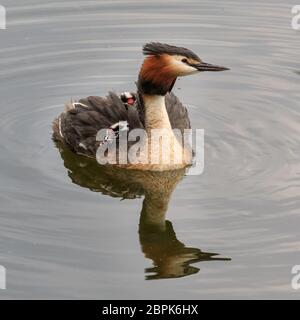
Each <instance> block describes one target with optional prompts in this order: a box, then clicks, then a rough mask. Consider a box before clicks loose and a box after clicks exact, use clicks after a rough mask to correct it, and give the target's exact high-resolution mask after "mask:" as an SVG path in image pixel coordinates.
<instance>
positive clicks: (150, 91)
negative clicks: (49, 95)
mask: <svg viewBox="0 0 300 320" xmlns="http://www.w3.org/2000/svg"><path fill="white" fill-rule="evenodd" d="M143 53H144V55H146V58H145V60H144V62H143V64H142V67H141V70H140V73H139V78H138V83H137V89H138V90H137V94H134V93H124V94H122V95H121V96H118V95H117V94H115V93H112V92H110V93H109V94H108V96H107V97H105V98H103V97H95V96H91V97H88V98H84V99H80V100H79V101H78V102H70V103H68V104H67V105H66V106H65V111H64V112H63V113H61V114H60V115H59V117H58V118H57V119H55V120H54V123H53V130H54V139H55V140H58V141H61V142H63V143H64V144H66V145H67V146H68V147H69V148H70V149H71V150H72V151H73V152H75V153H77V154H81V155H85V156H88V157H93V158H96V155H97V150H98V148H99V146H100V145H103V144H106V143H109V142H108V141H107V140H109V135H110V133H112V134H113V135H115V136H117V135H116V133H118V132H120V131H122V130H123V129H124V130H129V132H130V131H131V130H133V129H145V131H146V133H147V134H148V137H149V136H150V137H151V131H152V129H162V130H163V132H164V135H166V136H168V137H170V138H171V139H173V140H172V141H173V143H174V144H176V141H177V139H176V138H175V137H174V132H173V129H179V130H180V131H181V132H182V131H183V130H184V129H190V127H191V126H190V120H189V117H188V113H187V109H186V108H185V107H184V106H183V105H182V104H181V102H180V101H179V99H178V98H177V97H176V96H175V95H174V94H173V93H171V90H172V88H173V86H174V84H175V82H176V79H177V77H180V76H187V75H191V74H195V73H198V72H201V71H224V70H229V69H228V68H225V67H221V66H216V65H212V64H208V63H204V62H203V61H202V60H201V59H200V58H199V57H198V56H197V55H196V54H195V53H194V52H192V51H191V50H189V49H186V48H182V47H176V46H172V45H168V44H162V43H158V42H151V43H148V44H146V45H144V47H143ZM101 129H107V137H105V138H104V139H103V140H102V141H98V139H97V138H96V136H97V133H98V132H99V130H101ZM150 140H151V139H150ZM148 141H149V140H148ZM170 141H171V140H170ZM147 143H149V145H150V142H147ZM177 144H178V145H176V147H179V148H181V147H182V145H180V144H179V143H177ZM150 149H151V148H146V149H145V150H147V151H146V153H147V155H146V157H147V156H148V152H150V151H149V150H150ZM178 150H179V149H175V147H172V148H171V152H173V156H174V154H175V152H178ZM181 151H182V150H181ZM183 159H185V160H183V161H182V162H181V163H176V164H174V163H173V164H172V163H168V164H163V163H161V162H162V161H161V158H160V160H159V162H158V163H155V164H151V163H135V164H134V163H129V164H117V165H118V166H120V167H124V168H128V169H141V170H153V171H162V170H173V169H179V168H183V167H186V166H187V165H188V164H190V162H189V160H190V159H186V158H184V157H183Z"/></svg>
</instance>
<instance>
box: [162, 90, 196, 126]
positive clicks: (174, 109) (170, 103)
mask: <svg viewBox="0 0 300 320" xmlns="http://www.w3.org/2000/svg"><path fill="white" fill-rule="evenodd" d="M166 108H167V112H168V115H169V119H170V122H171V126H172V128H173V129H180V130H181V131H183V130H184V129H190V128H191V123H190V119H189V115H188V111H187V108H186V107H185V106H184V105H183V104H182V103H181V102H180V100H179V99H178V98H177V97H176V95H175V94H174V93H172V92H170V93H168V94H167V95H166Z"/></svg>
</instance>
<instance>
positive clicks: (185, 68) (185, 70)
mask: <svg viewBox="0 0 300 320" xmlns="http://www.w3.org/2000/svg"><path fill="white" fill-rule="evenodd" d="M180 72H182V74H181V76H187V75H189V74H193V73H197V72H198V70H197V69H196V68H194V67H191V66H189V65H187V64H183V65H182V68H181V70H180Z"/></svg>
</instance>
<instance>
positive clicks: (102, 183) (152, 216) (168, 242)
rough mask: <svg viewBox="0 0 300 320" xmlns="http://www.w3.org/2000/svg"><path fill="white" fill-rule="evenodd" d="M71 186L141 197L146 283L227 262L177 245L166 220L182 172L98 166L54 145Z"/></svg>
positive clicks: (140, 228)
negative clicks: (148, 263)
mask: <svg viewBox="0 0 300 320" xmlns="http://www.w3.org/2000/svg"><path fill="white" fill-rule="evenodd" d="M55 144H56V146H57V148H58V149H59V151H60V154H61V157H62V159H63V161H64V166H65V167H66V169H67V170H68V175H69V177H70V179H71V180H72V182H73V183H75V184H77V185H79V186H81V187H84V188H88V189H90V190H91V191H94V192H100V193H102V194H104V195H108V196H111V197H116V198H121V199H134V198H140V197H142V196H143V197H144V200H143V207H142V210H141V214H140V223H139V239H140V245H141V249H142V251H143V253H144V255H145V257H146V258H148V259H151V260H152V261H153V267H151V268H146V269H145V273H146V276H145V277H146V279H147V280H152V279H166V278H178V277H184V276H188V275H192V274H195V273H197V272H198V271H199V270H200V269H199V268H197V267H195V266H191V264H194V263H196V262H201V261H215V260H221V261H228V260H230V259H229V258H221V257H218V254H217V253H210V252H203V251H201V250H200V249H198V248H192V247H186V246H185V245H184V244H183V243H182V242H180V241H179V240H178V239H177V237H176V233H175V231H174V229H173V226H172V223H171V222H170V221H167V220H166V212H167V209H168V204H169V201H170V198H171V195H172V193H173V191H174V189H175V187H176V185H177V184H178V183H179V182H180V180H181V179H182V178H183V176H184V174H185V171H186V170H185V169H180V170H173V171H164V172H153V171H138V170H130V171H128V170H124V169H121V168H118V167H114V166H111V167H107V166H106V167H104V166H100V165H99V164H98V163H97V162H96V161H95V160H94V159H90V158H87V157H83V156H79V155H76V154H75V153H73V152H72V151H70V150H69V149H68V148H66V147H65V146H64V145H63V144H61V143H59V142H55Z"/></svg>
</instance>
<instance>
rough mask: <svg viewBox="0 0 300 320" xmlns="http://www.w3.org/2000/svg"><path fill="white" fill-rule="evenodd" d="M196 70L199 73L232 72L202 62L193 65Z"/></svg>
mask: <svg viewBox="0 0 300 320" xmlns="http://www.w3.org/2000/svg"><path fill="white" fill-rule="evenodd" d="M193 67H194V68H196V69H198V70H199V71H225V70H230V69H229V68H226V67H222V66H216V65H213V64H209V63H205V62H201V63H197V64H194V65H193Z"/></svg>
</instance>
